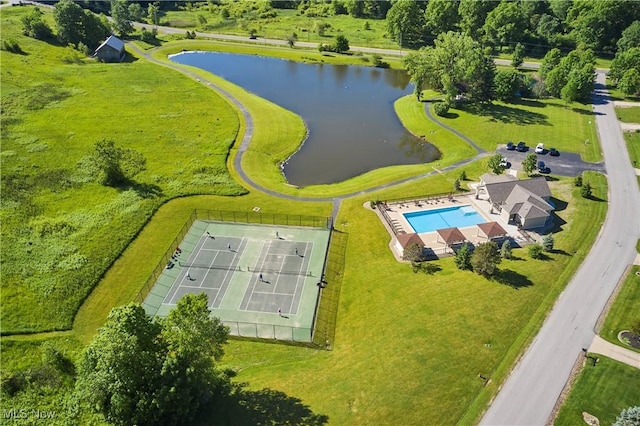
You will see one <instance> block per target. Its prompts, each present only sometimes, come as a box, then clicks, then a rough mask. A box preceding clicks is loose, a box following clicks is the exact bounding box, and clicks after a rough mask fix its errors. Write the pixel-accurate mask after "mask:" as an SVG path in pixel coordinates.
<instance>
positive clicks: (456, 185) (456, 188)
mask: <svg viewBox="0 0 640 426" xmlns="http://www.w3.org/2000/svg"><path fill="white" fill-rule="evenodd" d="M453 190H454V191H456V192H457V191H460V190H462V187H461V186H460V179H456V180H455V181H454V182H453Z"/></svg>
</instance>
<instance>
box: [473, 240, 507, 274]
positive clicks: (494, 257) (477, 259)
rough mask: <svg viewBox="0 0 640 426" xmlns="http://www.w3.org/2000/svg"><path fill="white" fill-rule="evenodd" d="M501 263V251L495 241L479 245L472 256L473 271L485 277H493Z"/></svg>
mask: <svg viewBox="0 0 640 426" xmlns="http://www.w3.org/2000/svg"><path fill="white" fill-rule="evenodd" d="M501 261H502V258H501V257H500V250H499V249H498V245H497V244H496V243H495V242H493V241H487V242H486V243H481V244H478V245H477V246H476V248H475V250H474V251H473V254H472V255H471V265H472V266H473V271H474V272H475V273H477V274H478V275H482V276H483V277H490V276H491V275H493V274H494V273H495V272H496V268H497V266H498V264H499V263H500V262H501Z"/></svg>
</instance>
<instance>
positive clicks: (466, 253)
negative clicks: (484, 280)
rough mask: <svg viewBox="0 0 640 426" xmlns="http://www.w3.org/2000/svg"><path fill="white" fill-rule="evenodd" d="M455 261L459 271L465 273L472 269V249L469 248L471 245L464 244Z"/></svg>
mask: <svg viewBox="0 0 640 426" xmlns="http://www.w3.org/2000/svg"><path fill="white" fill-rule="evenodd" d="M453 261H454V263H455V264H456V266H457V267H458V269H461V270H463V271H468V270H470V269H471V248H470V247H469V244H467V243H464V244H463V245H462V247H460V249H459V250H458V252H457V253H456V257H455V259H454V260H453Z"/></svg>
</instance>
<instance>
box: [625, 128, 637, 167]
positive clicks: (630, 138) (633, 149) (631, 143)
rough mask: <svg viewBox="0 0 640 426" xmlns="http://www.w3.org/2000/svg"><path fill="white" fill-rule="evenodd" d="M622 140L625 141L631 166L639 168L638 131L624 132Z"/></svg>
mask: <svg viewBox="0 0 640 426" xmlns="http://www.w3.org/2000/svg"><path fill="white" fill-rule="evenodd" d="M624 140H625V141H626V142H627V150H628V151H629V158H630V159H631V164H633V167H635V168H640V133H638V132H626V133H625V134H624Z"/></svg>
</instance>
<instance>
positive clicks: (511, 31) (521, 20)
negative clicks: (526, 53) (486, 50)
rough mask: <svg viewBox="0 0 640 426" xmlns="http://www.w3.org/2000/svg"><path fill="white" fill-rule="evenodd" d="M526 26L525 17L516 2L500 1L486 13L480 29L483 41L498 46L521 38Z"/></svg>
mask: <svg viewBox="0 0 640 426" xmlns="http://www.w3.org/2000/svg"><path fill="white" fill-rule="evenodd" d="M525 28H526V22H525V17H524V15H523V14H522V10H521V9H520V6H519V4H518V2H511V1H501V2H500V3H499V4H498V6H496V8H495V9H493V10H492V11H491V12H489V13H488V14H487V19H486V20H485V23H484V26H483V27H482V31H483V33H484V36H485V41H487V42H489V43H491V44H493V45H498V46H504V45H506V44H508V43H509V42H514V41H517V40H522V39H523V36H524V30H525Z"/></svg>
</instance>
